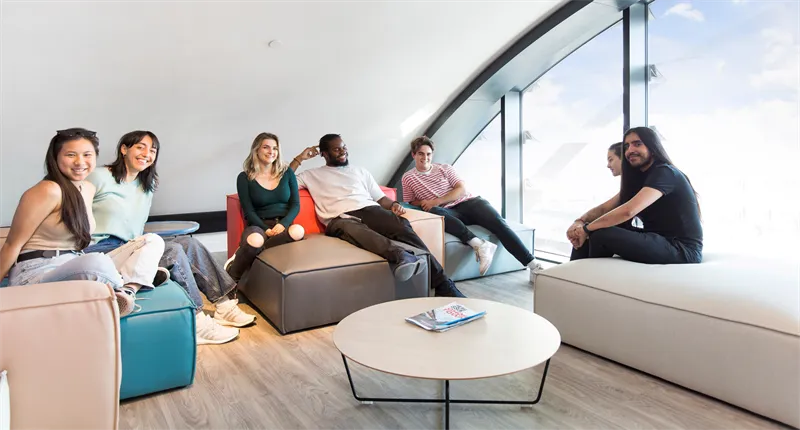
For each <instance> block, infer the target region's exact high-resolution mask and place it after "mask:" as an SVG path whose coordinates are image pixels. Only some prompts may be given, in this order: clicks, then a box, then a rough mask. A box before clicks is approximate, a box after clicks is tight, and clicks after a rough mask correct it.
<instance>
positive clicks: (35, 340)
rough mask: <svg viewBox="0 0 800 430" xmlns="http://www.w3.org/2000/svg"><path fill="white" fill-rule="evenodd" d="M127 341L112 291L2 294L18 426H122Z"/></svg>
mask: <svg viewBox="0 0 800 430" xmlns="http://www.w3.org/2000/svg"><path fill="white" fill-rule="evenodd" d="M119 336H120V330H119V311H118V310H117V306H116V301H115V299H114V294H113V292H112V290H111V288H109V287H108V286H106V285H103V284H101V283H98V282H91V281H69V282H54V283H48V284H38V285H26V286H22V287H5V288H0V371H2V370H6V371H7V372H8V383H9V388H10V405H11V428H12V429H15V430H16V429H115V428H117V422H118V413H119V387H120V379H121V371H122V370H121V363H120V337H119Z"/></svg>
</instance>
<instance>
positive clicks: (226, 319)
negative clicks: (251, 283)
mask: <svg viewBox="0 0 800 430" xmlns="http://www.w3.org/2000/svg"><path fill="white" fill-rule="evenodd" d="M216 308H217V310H216V311H214V321H216V322H217V323H219V324H220V325H225V326H230V327H244V326H246V325H247V324H251V323H252V322H253V321H255V320H256V316H255V315H250V314H248V313H246V312H244V311H243V310H241V309H239V299H230V300H226V301H225V302H223V303H220V304H218V305H217V306H216Z"/></svg>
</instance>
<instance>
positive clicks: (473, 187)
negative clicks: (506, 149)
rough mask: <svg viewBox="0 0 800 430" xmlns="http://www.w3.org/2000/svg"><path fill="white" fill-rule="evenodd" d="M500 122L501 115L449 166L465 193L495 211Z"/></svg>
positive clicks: (499, 196)
mask: <svg viewBox="0 0 800 430" xmlns="http://www.w3.org/2000/svg"><path fill="white" fill-rule="evenodd" d="M500 121H501V116H500V115H497V116H496V117H495V118H494V119H493V120H492V121H491V122H490V123H489V125H487V126H486V127H485V128H484V129H483V131H481V132H480V134H478V136H477V137H476V138H475V140H473V141H472V143H470V145H469V146H468V147H467V149H466V150H464V152H463V153H462V154H461V156H460V157H458V160H456V162H455V164H453V167H455V168H456V171H458V175H459V176H461V179H463V180H464V182H465V183H466V184H467V189H468V190H469V192H470V193H472V195H475V196H481V197H483V198H484V199H486V200H488V201H489V203H491V204H492V206H494V208H495V209H497V211H498V212H501V208H502V207H503V189H502V183H501V178H502V174H503V162H502V155H503V154H502V152H503V151H502V148H503V147H502V142H501V134H500V133H501V131H502V130H501V123H500ZM434 161H436V160H434Z"/></svg>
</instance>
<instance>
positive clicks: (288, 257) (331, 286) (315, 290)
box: [239, 234, 429, 334]
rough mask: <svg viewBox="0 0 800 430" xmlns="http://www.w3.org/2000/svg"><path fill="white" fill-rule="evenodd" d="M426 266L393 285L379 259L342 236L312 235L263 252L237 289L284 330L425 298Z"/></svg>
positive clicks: (389, 274)
mask: <svg viewBox="0 0 800 430" xmlns="http://www.w3.org/2000/svg"><path fill="white" fill-rule="evenodd" d="M425 255H427V254H425ZM426 260H427V259H426ZM427 267H428V266H427V264H426V265H425V266H424V268H423V270H421V271H420V272H419V273H417V275H414V276H413V277H412V278H411V279H410V280H408V281H406V282H402V283H397V284H396V283H395V279H394V276H393V275H392V271H391V270H390V269H389V264H388V263H387V262H386V260H384V259H383V258H381V257H379V256H377V255H375V254H373V253H371V252H369V251H365V250H363V249H360V248H358V247H355V246H353V245H351V244H349V243H347V242H345V241H343V240H341V239H337V238H333V237H328V236H325V235H321V234H311V235H308V236H306V238H305V239H304V240H302V241H299V242H293V243H289V244H286V245H281V246H278V247H275V248H271V249H267V250H265V251H264V252H262V253H261V254H260V255H259V256H258V258H257V259H256V261H255V262H254V263H253V266H252V268H251V269H250V270H249V271H248V272H247V273H246V274H245V276H244V277H243V278H242V280H241V282H239V290H240V291H241V292H242V293H244V295H245V296H247V299H248V300H249V301H250V302H251V303H252V304H253V305H254V306H255V307H257V308H258V309H259V310H260V311H261V312H262V313H263V314H264V315H265V316H266V317H267V318H268V319H269V320H270V321H271V322H272V324H273V325H275V327H276V328H277V329H278V331H279V332H281V333H282V334H286V333H289V332H293V331H297V330H303V329H307V328H311V327H318V326H322V325H327V324H333V323H336V322H339V321H340V320H342V319H343V318H344V317H346V316H347V315H350V314H351V313H353V312H355V311H357V310H360V309H363V308H365V307H368V306H372V305H375V304H378V303H383V302H386V301H389V300H395V299H402V298H410V297H427V296H428V290H429V281H428V277H429V274H428V270H427Z"/></svg>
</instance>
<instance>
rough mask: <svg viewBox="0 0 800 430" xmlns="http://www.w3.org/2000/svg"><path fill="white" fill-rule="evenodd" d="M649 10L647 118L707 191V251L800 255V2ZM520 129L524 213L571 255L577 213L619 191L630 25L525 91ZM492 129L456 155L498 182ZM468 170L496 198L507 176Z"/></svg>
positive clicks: (541, 244) (474, 185) (665, 3)
mask: <svg viewBox="0 0 800 430" xmlns="http://www.w3.org/2000/svg"><path fill="white" fill-rule="evenodd" d="M650 7H651V16H652V18H651V21H650V22H649V25H648V29H649V34H648V45H649V52H648V60H649V62H650V64H653V65H655V67H656V68H657V69H658V71H659V72H660V74H661V76H659V77H657V78H654V79H653V80H652V81H651V82H650V90H649V109H648V125H650V126H654V127H655V128H656V129H657V130H658V131H659V133H660V134H661V135H662V137H663V139H664V140H663V143H664V145H665V148H666V149H667V151H668V153H669V154H670V156H671V158H672V159H673V161H674V162H675V164H676V166H678V168H680V169H681V170H683V171H684V173H686V174H687V176H688V177H689V178H690V180H691V181H692V184H693V185H694V187H695V189H696V190H697V191H698V193H699V194H700V197H701V201H700V202H701V207H702V210H703V226H704V233H705V250H706V252H736V253H759V252H763V250H764V249H770V250H771V251H777V252H775V253H776V254H781V255H787V256H788V255H791V256H800V250H798V249H797V248H798V247H797V246H796V245H795V244H796V243H797V242H798V239H800V198H798V197H797V195H798V190H800V173H798V169H800V109H798V103H800V1H795V0H791V1H747V0H736V1H732V0H717V1H710V0H706V1H673V0H656V1H655V2H653V3H651V5H650ZM632 125H633V126H637V125H641V124H632ZM523 126H524V128H525V130H527V131H528V132H529V133H530V135H531V137H532V140H530V141H527V142H526V145H525V146H524V169H523V174H524V177H525V184H524V193H525V202H524V208H525V223H526V224H530V225H532V226H535V227H536V240H537V248H538V249H546V250H550V251H554V252H558V253H561V254H567V253H568V252H569V249H570V248H569V245H568V244H567V242H566V239H565V233H564V232H565V231H566V228H567V227H568V226H569V224H570V223H571V222H572V220H574V219H575V218H577V217H578V216H580V215H581V214H582V213H584V212H585V211H586V210H588V209H590V208H591V207H593V206H595V205H597V204H600V203H602V202H603V201H605V200H606V199H608V198H610V197H611V196H613V195H614V194H615V193H616V191H618V187H619V182H618V179H617V178H613V177H612V176H611V174H610V172H609V171H608V170H607V169H606V149H607V148H608V146H609V145H610V144H612V143H614V142H617V141H620V140H622V132H623V130H622V127H623V122H622V25H621V23H619V24H617V25H616V26H613V27H611V28H610V29H608V30H606V31H605V32H604V33H602V34H600V35H598V36H597V37H595V38H594V39H593V40H591V41H590V42H588V43H587V44H586V45H584V46H583V47H581V48H580V49H579V50H578V51H576V52H575V53H573V54H572V55H570V56H569V57H567V58H566V59H565V60H564V61H562V62H561V63H559V64H558V65H557V66H556V67H554V68H553V69H552V70H550V71H549V72H548V73H547V74H545V75H544V76H542V77H541V78H540V79H539V80H538V81H536V82H535V83H534V84H533V85H532V86H531V87H530V88H529V89H528V91H527V92H526V93H525V94H524V97H523ZM495 128H497V129H498V130H496V131H495V130H494V128H492V126H491V125H490V126H489V127H488V128H487V130H485V131H484V133H483V134H482V137H481V139H480V140H478V141H477V142H475V143H474V144H473V145H472V146H471V147H470V148H469V149H468V150H467V151H466V152H465V154H464V155H463V156H462V157H461V159H459V161H458V162H457V163H456V167H457V168H458V166H459V165H461V166H463V167H464V168H462V169H459V170H460V171H463V170H465V168H468V167H470V166H474V165H478V164H480V163H483V165H484V169H483V170H482V171H481V170H478V171H480V172H481V175H483V176H484V177H485V176H487V175H488V176H489V177H493V176H494V175H496V176H498V178H499V175H500V166H499V127H495ZM494 148H496V149H494ZM495 152H496V153H497V157H495V158H497V160H496V161H495V160H494V158H492V157H493V155H492V154H493V153H495ZM470 171H472V172H474V171H476V170H475V169H474V168H472V169H470ZM470 175H472V176H476V175H475V174H474V173H471V174H470ZM465 179H466V180H467V183H468V184H470V188H471V189H473V190H475V189H478V190H479V192H478V194H483V195H484V197H486V198H487V199H488V200H489V201H491V202H493V203H494V204H496V205H498V206H499V201H500V195H499V193H500V189H499V186H492V185H489V184H488V183H499V180H498V181H486V180H485V179H484V178H483V177H474V178H473V180H470V178H465Z"/></svg>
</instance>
